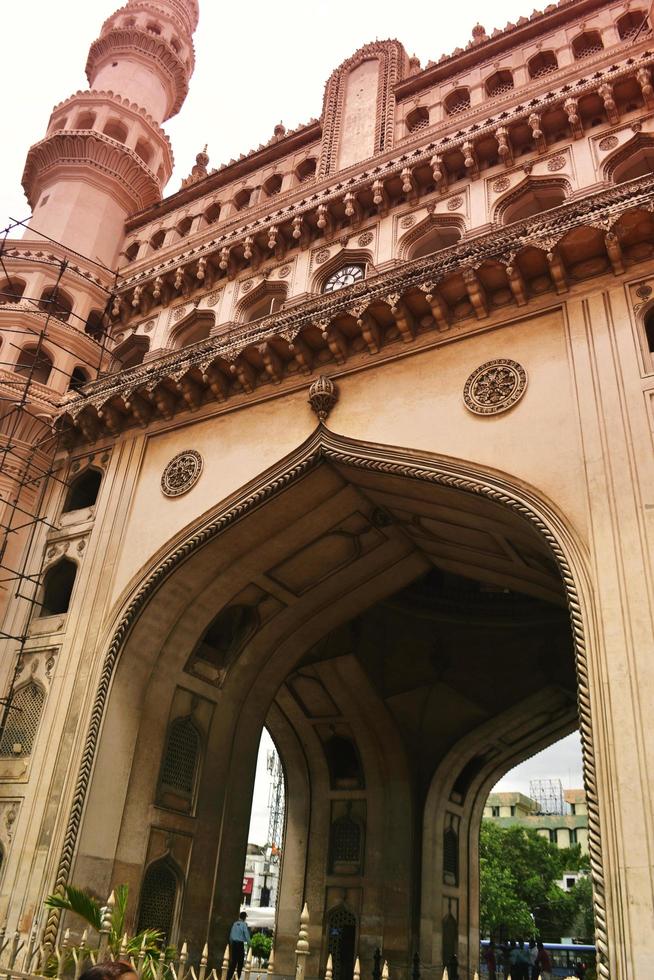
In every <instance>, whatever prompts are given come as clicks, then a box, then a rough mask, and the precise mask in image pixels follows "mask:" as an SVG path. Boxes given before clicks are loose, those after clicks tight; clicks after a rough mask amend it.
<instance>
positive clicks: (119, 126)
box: [102, 119, 127, 143]
mask: <svg viewBox="0 0 654 980" xmlns="http://www.w3.org/2000/svg"><path fill="white" fill-rule="evenodd" d="M102 132H103V133H104V135H105V136H109V137H110V138H111V139H112V140H116V142H118V143H124V142H125V141H126V139H127V126H125V125H124V123H122V122H120V120H119V119H110V120H109V121H108V122H107V123H106V125H105V127H104V129H103V130H102Z"/></svg>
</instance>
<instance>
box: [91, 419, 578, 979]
mask: <svg viewBox="0 0 654 980" xmlns="http://www.w3.org/2000/svg"><path fill="white" fill-rule="evenodd" d="M289 474H292V475H291V476H289ZM262 488H263V489H262ZM248 501H251V502H252V504H251V509H249V507H250V504H248ZM255 504H256V506H255ZM231 515H233V516H231ZM550 521H551V523H550ZM551 526H556V528H557V536H555V535H554V534H553V532H552V531H551V530H550V527H551ZM191 535H193V536H192V540H193V541H194V542H195V543H196V544H197V547H193V548H189V547H187V546H186V545H185V544H184V540H191ZM561 539H563V540H564V542H565V546H563V545H562V544H561ZM200 545H201V546H200ZM577 560H578V559H577V548H576V544H575V541H574V538H573V537H572V536H571V535H570V534H569V533H568V532H567V530H566V529H565V526H564V525H562V523H561V521H560V519H559V518H558V517H557V519H556V520H555V519H554V516H553V515H552V514H551V513H549V512H548V507H547V504H546V503H544V502H542V501H539V500H538V499H537V497H535V496H534V495H533V494H532V493H531V491H529V490H527V489H525V488H521V489H520V491H518V490H517V489H516V488H515V487H512V486H511V484H510V482H509V481H507V480H506V478H504V477H499V476H493V477H492V478H491V476H490V475H489V474H488V473H479V474H476V473H475V472H474V469H473V468H471V467H470V466H468V465H463V464H461V463H454V462H449V461H444V460H437V459H433V458H429V457H426V456H420V457H416V458H413V457H409V458H408V457H407V453H406V452H404V451H400V450H392V449H389V448H388V447H372V446H360V445H358V444H356V443H352V442H350V441H348V440H344V439H340V438H338V437H335V436H331V435H330V434H327V433H325V431H324V430H321V431H318V432H317V433H316V434H315V435H314V436H313V437H312V439H311V440H309V441H308V442H307V443H306V444H305V445H304V446H302V447H300V449H299V450H298V451H297V453H296V454H294V455H293V456H292V457H291V458H289V459H286V460H284V461H283V462H282V463H280V464H279V466H278V467H276V468H275V469H274V470H273V471H270V472H269V473H268V474H266V475H265V477H264V478H261V479H260V480H258V481H256V483H255V484H253V485H252V486H250V487H246V488H244V490H243V492H242V494H240V495H239V496H238V497H237V499H236V500H235V501H234V500H232V501H231V502H230V505H229V507H228V508H226V509H225V508H222V509H221V508H218V510H217V513H216V515H214V516H213V517H212V518H211V519H210V520H209V521H208V522H207V521H205V522H204V524H203V527H202V528H201V529H200V530H199V531H198V529H189V534H188V537H186V538H184V539H183V540H180V542H178V544H177V545H176V546H175V548H174V549H173V551H172V552H171V554H170V555H169V556H168V560H167V564H166V572H165V574H163V573H160V572H158V571H157V568H154V569H153V571H152V575H151V578H150V579H148V581H146V582H144V583H143V585H142V591H141V593H140V596H142V599H139V603H140V605H138V607H135V606H134V605H133V606H132V607H131V608H130V610H129V611H128V613H127V614H126V619H125V623H126V625H125V627H124V632H125V633H126V632H127V630H128V629H129V630H130V632H129V637H128V639H127V642H126V643H124V644H123V642H122V636H123V635H124V634H120V632H119V634H117V636H118V639H117V640H116V641H115V642H114V645H113V646H112V648H111V649H112V651H113V653H112V656H114V658H117V655H118V653H119V652H120V657H119V658H117V663H116V667H115V671H114V677H113V686H112V691H111V697H110V698H109V700H108V704H107V707H106V711H105V720H104V727H103V734H102V739H101V740H100V744H99V749H98V762H97V765H96V770H97V771H102V770H103V769H104V771H105V773H106V771H107V768H109V769H111V768H112V767H113V768H115V761H114V760H115V751H116V744H119V745H120V748H121V753H122V759H123V761H124V762H125V765H124V769H123V770H122V772H123V773H124V776H122V777H120V778H117V780H116V782H115V783H114V784H113V786H112V794H111V798H110V799H109V798H108V797H107V793H106V789H105V788H104V787H103V785H102V783H101V782H100V781H97V780H94V781H93V782H92V784H91V786H90V789H89V794H88V803H87V809H86V817H85V824H84V826H83V827H82V833H81V836H80V843H79V849H78V852H77V858H76V873H77V877H78V880H79V878H82V880H83V877H84V874H89V873H90V872H91V870H92V872H93V874H94V875H95V876H96V878H97V876H98V871H99V869H101V871H102V873H103V874H104V875H105V876H106V879H107V884H111V882H112V881H113V880H114V878H115V875H116V873H117V872H116V869H117V868H119V869H120V872H121V874H123V875H125V874H130V875H131V876H132V882H133V886H134V892H135V894H137V895H138V894H139V891H140V889H141V887H142V881H143V873H144V870H143V869H144V868H147V867H148V866H149V865H150V864H151V862H152V860H153V859H154V858H155V857H156V856H157V855H158V856H159V857H161V843H157V842H160V841H161V840H162V836H161V833H160V832H161V829H162V827H161V825H162V824H164V823H165V830H166V838H165V839H166V846H167V847H168V850H169V852H170V857H171V859H174V860H175V866H176V867H180V868H181V869H182V873H183V875H184V882H185V885H184V895H183V902H182V908H181V913H180V920H179V921H180V935H183V936H185V937H187V938H188V939H189V942H190V943H192V944H193V945H194V946H196V947H198V948H201V947H202V945H203V944H204V941H205V940H206V939H207V937H208V938H209V941H210V943H211V945H212V946H213V947H214V948H216V949H219V950H222V949H223V948H224V943H225V938H226V934H227V932H228V929H229V925H230V923H231V921H232V920H233V918H234V915H235V912H236V910H237V909H238V906H239V903H240V900H241V892H242V879H243V874H242V872H243V862H244V857H245V853H246V849H247V836H248V823H249V820H248V818H249V810H250V803H251V799H252V787H253V781H254V774H255V769H256V757H257V750H258V744H259V738H260V733H261V731H262V729H263V727H264V726H265V727H267V728H268V730H269V731H270V733H271V735H272V737H273V738H274V741H275V744H276V745H277V746H278V748H279V751H280V755H281V757H282V759H283V761H284V768H285V771H286V776H287V808H286V816H285V822H286V844H285V848H284V857H283V867H282V877H281V884H280V890H279V898H278V903H277V910H276V949H275V953H276V965H277V970H279V971H280V972H282V973H283V972H288V970H289V968H290V966H291V964H292V957H293V950H294V947H295V943H296V940H297V930H298V918H299V910H300V908H301V907H302V904H303V903H304V902H305V901H306V902H307V904H308V905H309V909H310V911H311V915H312V918H311V925H310V930H309V934H310V949H311V957H312V959H310V962H309V964H308V969H309V970H310V971H311V972H313V973H314V975H315V974H317V973H318V972H322V970H323V969H324V964H325V961H326V958H327V955H328V952H329V924H330V922H331V921H332V920H331V918H330V916H332V913H333V911H334V910H335V909H340V910H343V909H345V911H347V913H348V915H350V916H352V917H353V919H354V922H355V923H356V929H355V953H356V955H358V956H359V957H360V959H361V963H362V969H364V970H367V969H368V968H369V965H370V963H371V962H372V957H373V955H374V950H375V948H377V947H380V948H382V950H383V954H384V956H385V958H386V959H388V960H389V963H390V964H391V965H392V968H393V970H394V972H395V973H397V975H398V976H400V977H402V976H406V975H407V974H408V971H409V968H410V962H411V958H412V956H413V954H414V952H416V951H418V950H419V951H420V954H421V959H422V962H423V964H424V965H425V967H426V968H431V969H434V970H436V971H438V970H442V966H443V959H444V953H445V952H446V951H447V950H449V949H450V947H451V948H452V949H456V950H457V955H458V960H459V963H460V965H461V967H462V968H465V969H466V970H468V971H470V970H471V969H472V968H473V967H474V965H475V963H476V961H477V957H478V859H477V857H476V854H475V846H476V840H477V837H478V832H479V822H480V820H481V814H482V811H483V803H484V801H485V798H486V795H487V793H488V789H489V788H490V786H492V785H493V782H494V781H496V778H495V777H496V775H497V774H498V773H502V772H505V771H506V770H507V769H508V768H510V766H511V764H513V762H514V761H518V760H519V759H521V758H524V757H526V755H528V754H530V753H533V752H534V751H536V750H537V749H538V748H540V747H542V746H543V745H545V744H548V743H549V742H551V741H553V740H554V739H555V738H556V737H558V736H560V735H562V734H565V733H567V732H568V731H570V730H572V729H573V728H574V727H575V726H576V724H577V700H576V694H577V683H576V677H575V658H577V661H578V660H579V656H580V648H579V644H575V639H576V636H578V630H579V628H580V627H579V624H578V623H577V626H576V629H577V633H576V634H574V633H573V631H572V630H571V628H570V621H569V616H568V611H567V608H566V599H567V600H568V601H570V594H571V593H570V590H571V588H572V589H574V585H573V583H574V575H573V573H572V572H571V571H570V565H569V564H568V562H570V561H577ZM561 567H564V568H565V569H566V577H565V583H564V580H563V578H562V576H561V573H560V568H561ZM157 576H159V577H157ZM150 581H151V582H152V585H151V586H150V585H149V584H148V582H150ZM128 620H129V622H128ZM121 628H123V627H121ZM135 657H136V664H135V660H134V658H135ZM189 690H192V692H193V693H192V694H191V695H190V696H189V695H188V692H189ZM100 693H101V692H100ZM162 704H165V705H168V706H169V707H170V711H169V713H168V715H167V716H166V714H165V712H162V711H161V706H162ZM189 714H191V715H192V717H193V722H194V724H195V725H196V727H197V730H198V731H199V732H200V733H201V756H202V759H201V766H200V768H199V773H198V777H197V783H196V784H195V785H196V787H197V790H196V792H195V795H194V797H193V802H192V804H191V810H190V811H188V812H187V813H186V814H185V816H182V815H181V814H180V815H179V816H177V817H176V818H175V820H173V818H172V817H170V816H168V815H166V816H165V818H164V817H161V816H160V815H158V814H157V815H156V816H155V818H153V816H152V810H151V806H152V800H153V798H155V799H156V797H157V780H156V778H154V779H153V777H152V772H153V771H154V772H158V771H160V763H159V761H158V760H160V758H161V753H162V752H163V747H164V746H165V744H166V738H167V731H168V728H169V726H170V724H171V723H172V722H173V721H174V720H175V718H177V717H181V716H187V715H189ZM587 722H588V719H587V718H586V726H587V731H589V728H588V724H587ZM144 726H147V727H146V728H144ZM143 731H147V733H148V738H147V739H143V738H139V733H140V732H143ZM98 807H100V808H102V812H103V815H104V818H105V834H104V836H103V840H102V844H101V846H100V845H99V843H98V840H97V837H94V835H93V834H92V833H91V832H90V831H89V830H87V821H88V820H89V819H92V816H91V815H92V814H93V813H94V812H98ZM176 835H177V836H178V837H179V841H177V838H176ZM596 840H597V838H596V837H595V841H596ZM99 852H100V853H99ZM209 868H210V869H211V873H207V869H209ZM339 921H340V920H339ZM349 925H351V920H350V919H348V921H347V922H345V920H344V924H343V928H345V926H347V927H348V928H349ZM339 928H341V927H340V926H339ZM344 935H346V939H345V940H343V942H344V943H345V949H346V950H347V948H348V943H349V939H347V936H349V935H351V934H350V933H344ZM446 947H447V950H446ZM343 955H344V954H343ZM347 956H348V958H347V959H344V961H343V962H344V963H345V964H346V966H344V967H343V970H344V971H346V967H347V969H349V966H347V964H349V953H348V954H347ZM343 980H347V978H346V977H345V976H344V977H343Z"/></svg>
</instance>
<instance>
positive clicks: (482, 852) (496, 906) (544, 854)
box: [479, 820, 592, 942]
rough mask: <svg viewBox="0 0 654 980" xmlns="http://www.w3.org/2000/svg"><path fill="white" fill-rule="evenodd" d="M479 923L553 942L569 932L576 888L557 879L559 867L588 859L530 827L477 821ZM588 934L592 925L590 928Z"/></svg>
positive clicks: (492, 930) (487, 931) (486, 929)
mask: <svg viewBox="0 0 654 980" xmlns="http://www.w3.org/2000/svg"><path fill="white" fill-rule="evenodd" d="M479 860H480V927H481V930H482V932H483V934H484V935H493V936H494V937H496V938H499V937H500V936H502V937H508V936H519V935H523V936H530V935H532V934H534V933H535V934H536V935H537V936H539V937H540V938H541V939H543V940H549V941H554V942H557V941H558V940H560V938H561V936H563V935H570V934H571V932H572V927H573V925H574V923H575V921H576V920H577V919H578V917H579V915H580V908H581V907H582V905H583V907H584V908H586V905H584V904H583V900H582V896H581V893H580V896H579V898H577V897H576V896H575V894H574V889H573V891H572V892H565V891H563V889H561V888H560V887H559V886H558V885H557V884H556V880H557V878H560V877H561V876H562V875H563V872H564V871H566V870H567V871H571V870H584V867H585V866H586V864H587V858H585V856H584V855H582V853H581V848H579V846H578V845H577V846H575V847H572V848H565V849H562V850H559V848H557V847H556V845H555V844H551V843H550V842H549V841H548V840H547V839H546V838H544V837H542V836H541V835H540V834H538V833H537V832H536V831H535V830H527V829H525V828H524V827H520V826H513V827H508V828H504V827H498V826H497V824H495V823H493V822H492V821H489V820H484V821H483V822H482V827H481V834H480V840H479ZM591 933H592V930H591Z"/></svg>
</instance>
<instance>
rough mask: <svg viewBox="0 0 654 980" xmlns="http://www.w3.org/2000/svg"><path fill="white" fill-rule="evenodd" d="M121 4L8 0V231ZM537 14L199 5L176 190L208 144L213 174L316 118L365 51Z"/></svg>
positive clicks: (443, 47) (178, 133)
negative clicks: (333, 86) (25, 175)
mask: <svg viewBox="0 0 654 980" xmlns="http://www.w3.org/2000/svg"><path fill="white" fill-rule="evenodd" d="M545 5H546V4H545V2H541V3H540V4H538V6H539V7H541V8H542V7H543V6H545ZM119 6H121V2H120V0H56V2H54V0H19V2H10V0H3V2H2V42H3V43H2V49H3V50H2V79H3V91H4V97H5V101H6V102H7V103H8V107H7V112H6V113H5V115H6V117H7V118H8V119H10V120H11V123H10V125H8V126H6V127H5V131H4V137H3V140H2V144H3V146H2V153H0V228H3V227H4V226H5V222H6V219H7V217H9V216H11V217H14V218H16V217H19V218H23V217H26V216H27V213H28V209H27V204H26V201H25V198H24V195H23V193H22V190H21V186H20V180H21V175H22V171H23V165H24V162H25V154H26V153H27V150H28V148H29V146H30V145H31V144H32V143H34V142H36V141H37V140H39V139H41V138H42V136H43V134H44V133H45V129H46V125H47V121H48V118H49V115H50V112H51V110H52V107H53V105H55V104H56V103H58V102H60V101H62V100H63V99H65V98H67V97H68V96H69V95H72V94H73V93H74V92H76V91H77V90H78V89H85V88H87V87H88V84H87V82H86V78H85V75H84V65H85V63H86V56H87V53H88V49H89V46H90V44H91V42H92V41H93V40H94V39H95V38H96V37H97V36H98V33H99V30H100V26H101V24H102V22H103V20H104V19H105V18H106V17H108V16H109V14H111V13H112V12H113V11H114V10H115V9H117V7H119ZM533 7H534V3H533V0H497V2H496V3H494V4H491V5H489V4H488V3H482V2H481V0H459V2H458V3H454V4H450V3H445V2H444V0H409V2H408V3H407V2H405V3H398V0H285V2H284V3H283V4H281V5H279V4H272V3H270V2H269V0H248V2H247V3H243V2H242V3H231V2H228V0H200V25H199V27H198V30H197V32H196V35H195V45H196V54H197V61H196V69H195V74H194V76H193V78H192V79H191V91H190V94H189V97H188V99H187V100H186V105H185V106H184V108H183V109H182V111H181V113H180V114H179V116H177V117H176V118H175V119H172V120H170V122H168V123H166V130H167V131H168V134H169V135H170V138H171V140H172V143H173V149H174V151H175V160H176V168H175V173H174V175H173V177H172V180H171V182H170V184H169V185H168V191H169V193H170V192H172V191H176V190H177V189H178V188H179V184H180V180H181V178H182V177H184V176H186V175H187V174H188V173H190V170H191V167H192V165H193V163H194V161H195V155H196V153H197V152H198V151H199V150H201V149H202V147H203V146H204V144H205V143H208V144H209V153H210V156H211V166H214V167H215V166H218V165H219V164H221V163H225V162H227V161H228V160H230V158H232V157H238V155H239V154H240V153H247V152H248V150H250V149H252V148H253V147H256V146H258V145H259V143H265V142H267V140H268V139H269V138H270V137H271V136H272V132H273V127H274V126H275V124H276V123H277V122H279V121H280V120H281V121H283V123H284V125H285V126H286V127H287V128H289V129H291V128H293V127H295V126H297V125H298V124H299V123H304V122H307V121H308V120H309V119H310V118H312V117H314V116H315V117H317V116H319V115H320V113H321V110H322V96H323V89H324V86H325V82H326V80H327V78H328V77H329V75H330V74H331V72H332V71H333V69H334V68H336V67H337V66H338V65H339V64H340V63H341V62H342V61H344V60H345V59H346V58H348V57H349V56H350V55H351V54H353V52H354V51H356V50H357V48H359V47H361V45H363V44H366V43H367V42H369V41H374V40H376V39H380V40H381V39H384V38H389V37H391V38H393V37H395V38H398V39H399V40H400V41H402V42H403V44H404V46H405V48H406V50H407V51H408V53H409V54H416V55H417V56H418V57H419V58H420V60H421V62H422V64H423V66H424V65H426V63H427V62H428V61H429V60H433V61H437V60H438V58H439V57H440V55H441V54H445V53H447V54H449V53H450V52H452V51H453V50H454V48H456V47H463V46H465V44H467V42H468V41H469V40H470V38H471V36H472V28H473V26H474V25H475V24H476V23H477V22H478V21H479V22H481V23H482V24H483V25H484V27H485V28H486V30H487V31H488V32H489V33H490V32H491V31H492V30H493V29H494V28H495V27H500V28H502V27H504V26H505V25H506V24H507V22H508V21H515V20H517V19H518V17H520V16H521V15H526V16H529V14H530V13H531V11H532V10H533Z"/></svg>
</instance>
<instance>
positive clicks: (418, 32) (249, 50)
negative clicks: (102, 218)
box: [0, 0, 581, 843]
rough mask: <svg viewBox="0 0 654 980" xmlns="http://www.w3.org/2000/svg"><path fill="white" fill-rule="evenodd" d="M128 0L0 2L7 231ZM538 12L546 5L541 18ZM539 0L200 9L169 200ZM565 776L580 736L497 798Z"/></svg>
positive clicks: (0, 207) (536, 761)
mask: <svg viewBox="0 0 654 980" xmlns="http://www.w3.org/2000/svg"><path fill="white" fill-rule="evenodd" d="M120 5H121V3H120V0H57V2H53V0H20V2H18V3H10V2H9V0H4V2H3V3H2V35H3V37H2V40H3V44H2V48H3V52H2V54H3V59H2V76H3V90H4V97H5V102H6V104H7V106H8V114H7V113H5V115H6V116H7V118H9V119H10V120H11V123H10V125H9V126H6V127H5V135H4V138H3V141H2V153H0V228H3V227H4V226H5V224H6V222H7V220H8V219H9V218H10V217H11V218H24V217H27V214H28V207H27V203H26V201H25V197H24V195H23V192H22V189H21V186H20V180H21V175H22V171H23V165H24V162H25V155H26V153H27V150H28V148H29V146H30V145H31V144H32V143H34V142H36V141H37V140H39V139H41V138H42V137H43V134H44V133H45V129H46V125H47V121H48V118H49V115H50V112H51V110H52V107H53V106H54V105H55V104H56V103H58V102H60V101H62V100H63V99H65V98H67V97H68V96H69V95H72V94H73V93H74V92H76V91H77V90H78V89H85V88H86V87H87V82H86V79H85V76H84V65H85V63H86V55H87V52H88V48H89V45H90V44H91V42H92V41H93V40H94V39H95V38H96V37H97V35H98V33H99V30H100V26H101V24H102V22H103V20H104V19H105V18H106V17H108V16H109V14H111V13H112V12H113V11H114V10H115V9H116V8H117V7H118V6H120ZM544 5H545V4H544V3H542V4H540V5H539V6H540V7H541V9H542V6H544ZM532 9H533V3H532V0H497V2H496V3H494V4H492V5H490V6H489V4H488V3H483V2H481V0H459V2H458V3H454V4H449V3H448V4H446V3H444V2H443V0H412V2H411V0H409V2H408V3H407V2H405V3H398V2H397V0H286V2H285V3H284V4H283V5H281V6H279V5H277V6H276V5H274V4H271V3H270V2H269V0H248V3H247V4H245V3H241V4H234V3H229V2H227V0H200V10H201V15H200V25H199V27H198V30H197V32H196V35H195V45H196V54H197V62H196V69H195V74H194V76H193V78H192V79H191V90H190V94H189V97H188V99H187V101H186V104H185V106H184V108H183V109H182V111H181V113H180V114H179V115H178V116H177V117H176V118H175V119H172V120H170V121H169V122H168V123H166V127H165V128H166V130H167V132H168V134H169V136H170V138H171V140H172V143H173V149H174V151H175V159H176V167H175V173H174V175H173V177H172V180H171V182H170V184H169V185H168V191H169V193H172V192H174V191H176V190H177V189H178V188H179V184H180V180H181V178H182V177H184V176H186V175H187V174H188V173H190V170H191V167H192V165H193V163H194V161H195V155H196V153H197V152H198V151H199V150H200V149H202V147H203V145H204V144H205V143H208V144H209V154H210V157H211V164H210V165H211V166H218V165H220V164H221V163H224V162H227V161H228V160H229V159H230V158H231V157H237V156H238V155H239V154H240V153H246V152H248V150H250V149H252V148H253V147H256V146H258V145H259V143H265V142H267V140H268V139H269V138H270V136H271V135H272V132H273V127H274V126H275V124H276V123H277V122H279V121H280V120H281V121H282V122H283V123H284V125H285V126H286V127H287V128H289V129H291V128H293V127H295V126H297V125H298V124H299V123H304V122H307V121H308V120H309V119H310V118H312V117H314V116H315V117H317V116H319V115H320V113H321V110H322V97H323V89H324V85H325V82H326V80H327V78H328V77H329V75H330V73H331V72H332V71H333V69H334V68H336V67H337V66H338V65H339V64H340V63H341V62H342V61H343V60H345V59H346V58H348V57H349V56H350V55H351V54H352V53H353V52H354V51H356V50H357V48H359V47H360V46H361V45H363V44H366V43H367V42H369V41H374V40H376V39H383V38H389V37H395V38H398V39H399V40H400V41H402V42H403V44H404V46H405V48H406V50H407V51H408V53H409V54H416V55H417V56H418V57H419V58H420V60H421V62H422V64H423V66H424V65H426V63H427V62H428V61H429V60H433V61H437V60H438V58H439V57H440V55H441V54H444V53H447V54H449V53H450V52H451V51H453V50H454V48H456V47H463V46H465V44H467V42H468V40H469V39H470V37H471V34H472V28H473V26H474V25H475V24H476V23H477V22H480V23H482V24H483V25H484V27H485V28H486V30H487V31H488V33H489V34H490V33H491V31H492V30H493V29H494V28H495V27H500V28H502V27H504V26H505V25H506V23H507V22H508V21H515V20H517V19H518V17H520V16H521V15H525V16H528V15H529V14H530V13H531V11H532ZM270 744H271V743H270V739H269V736H267V734H266V736H265V737H264V739H263V741H262V751H261V753H260V757H259V766H258V779H257V786H256V789H255V798H254V806H253V823H252V826H251V832H250V839H251V840H252V841H254V842H261V843H264V842H265V838H266V836H267V829H268V813H267V803H268V791H269V783H268V776H267V773H266V772H265V755H266V751H267V749H268V747H269V746H270ZM538 776H542V777H558V778H560V779H561V780H562V781H563V784H564V786H565V787H574V786H581V757H580V750H579V739H578V736H576V735H573V736H570V737H569V738H568V739H564V740H563V741H562V742H559V743H558V744H557V745H556V746H553V747H552V748H550V749H548V750H547V751H546V752H542V753H540V754H539V755H538V756H535V757H534V758H533V759H531V760H530V761H529V762H527V763H524V764H523V765H522V766H519V767H518V768H517V769H515V770H513V772H512V773H510V774H509V775H508V776H507V777H505V779H503V780H502V782H501V783H500V784H499V787H498V788H501V789H507V790H514V789H515V790H520V791H521V792H528V789H529V779H530V778H536V777H538Z"/></svg>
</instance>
